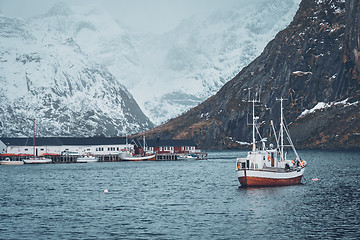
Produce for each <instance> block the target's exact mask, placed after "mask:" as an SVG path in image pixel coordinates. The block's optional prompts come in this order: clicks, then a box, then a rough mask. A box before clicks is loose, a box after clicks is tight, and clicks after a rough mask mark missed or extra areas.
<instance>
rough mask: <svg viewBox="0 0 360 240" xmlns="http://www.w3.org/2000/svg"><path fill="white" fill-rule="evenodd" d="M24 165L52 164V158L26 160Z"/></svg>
mask: <svg viewBox="0 0 360 240" xmlns="http://www.w3.org/2000/svg"><path fill="white" fill-rule="evenodd" d="M23 161H24V163H26V164H42V163H51V162H52V160H51V158H29V159H24V160H23Z"/></svg>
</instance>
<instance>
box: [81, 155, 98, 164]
mask: <svg viewBox="0 0 360 240" xmlns="http://www.w3.org/2000/svg"><path fill="white" fill-rule="evenodd" d="M97 161H99V159H98V158H97V157H95V156H82V157H78V158H77V159H76V162H78V163H91V162H97Z"/></svg>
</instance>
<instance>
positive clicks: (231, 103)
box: [148, 0, 360, 149]
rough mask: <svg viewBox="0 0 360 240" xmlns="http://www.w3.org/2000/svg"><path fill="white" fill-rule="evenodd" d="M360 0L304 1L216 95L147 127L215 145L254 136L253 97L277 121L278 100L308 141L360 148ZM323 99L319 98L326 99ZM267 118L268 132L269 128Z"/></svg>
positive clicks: (299, 140)
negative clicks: (249, 123)
mask: <svg viewBox="0 0 360 240" xmlns="http://www.w3.org/2000/svg"><path fill="white" fill-rule="evenodd" d="M359 10H360V8H359V2H358V1H356V0H346V1H343V0H342V1H340V0H339V1H331V0H329V1H322V0H303V1H302V2H301V4H300V7H299V10H298V11H297V13H296V15H295V17H294V19H293V21H292V22H291V24H290V25H289V26H288V27H287V28H286V29H284V30H283V31H281V32H279V33H278V34H277V35H276V37H275V39H274V40H272V41H271V42H270V43H269V44H268V45H267V46H266V47H265V49H264V51H263V53H262V54H261V55H260V56H259V57H258V58H256V59H255V60H254V61H253V62H252V63H251V64H249V65H248V66H247V67H245V68H244V69H243V70H242V71H241V72H240V73H239V74H238V75H236V77H234V78H233V79H232V80H231V81H229V82H228V83H227V84H225V85H224V87H222V88H221V90H220V91H219V92H218V93H217V94H216V95H214V96H212V97H210V98H209V99H207V100H206V101H205V102H203V103H202V104H200V105H199V106H197V107H195V108H193V109H191V110H190V111H188V112H187V113H185V114H183V115H182V116H180V117H178V118H175V119H173V120H171V121H169V122H168V123H166V124H164V125H162V126H159V127H157V128H155V129H153V130H151V131H149V132H148V134H149V135H150V136H159V137H172V138H183V137H192V138H193V139H194V140H195V141H196V142H197V143H198V144H199V145H200V146H202V147H208V148H234V147H240V146H241V145H242V143H243V142H250V141H251V139H250V129H249V126H247V118H248V113H249V107H250V104H248V102H247V100H248V98H249V97H248V96H249V92H250V96H251V97H250V98H257V97H258V96H256V95H257V93H258V92H261V94H260V99H261V102H262V104H263V105H262V106H260V107H257V111H258V113H257V114H258V115H260V119H262V120H264V121H265V122H268V121H269V120H270V118H271V119H273V120H274V121H275V123H276V125H277V126H278V123H279V103H278V102H277V101H276V98H279V97H283V98H287V101H285V103H284V104H285V105H284V107H285V117H286V118H287V120H288V123H289V125H290V126H289V127H290V131H291V133H292V135H293V138H294V140H295V143H296V144H297V145H298V146H299V147H302V148H342V149H354V148H355V149H356V148H357V149H358V148H360V116H359V112H360V111H359V109H360V103H359V101H360V92H359V91H360V75H359V50H360V48H359V36H360V32H359V31H360V22H359V12H360V11H359ZM319 103H320V104H319ZM269 128H270V127H269V125H268V124H267V123H264V125H263V127H262V131H263V134H266V133H267V132H268V131H269Z"/></svg>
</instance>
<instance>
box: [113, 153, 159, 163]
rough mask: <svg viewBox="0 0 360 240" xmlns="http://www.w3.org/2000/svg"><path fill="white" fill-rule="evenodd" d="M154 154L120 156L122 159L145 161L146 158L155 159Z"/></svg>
mask: <svg viewBox="0 0 360 240" xmlns="http://www.w3.org/2000/svg"><path fill="white" fill-rule="evenodd" d="M155 157H156V154H152V155H148V156H138V157H137V156H123V157H120V158H121V160H123V161H146V160H155Z"/></svg>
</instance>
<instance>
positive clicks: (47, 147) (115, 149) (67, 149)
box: [0, 137, 134, 156]
mask: <svg viewBox="0 0 360 240" xmlns="http://www.w3.org/2000/svg"><path fill="white" fill-rule="evenodd" d="M125 149H126V150H132V149H134V145H131V144H127V140H126V138H125V137H109V138H108V137H83V138H72V137H48V138H36V139H35V144H34V142H33V139H32V138H1V139H0V151H2V153H8V154H9V153H10V154H29V155H35V156H41V155H47V154H48V155H51V154H59V155H63V154H65V155H66V154H67V155H69V154H73V155H84V154H92V155H109V154H118V153H119V152H121V151H124V150H125Z"/></svg>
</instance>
